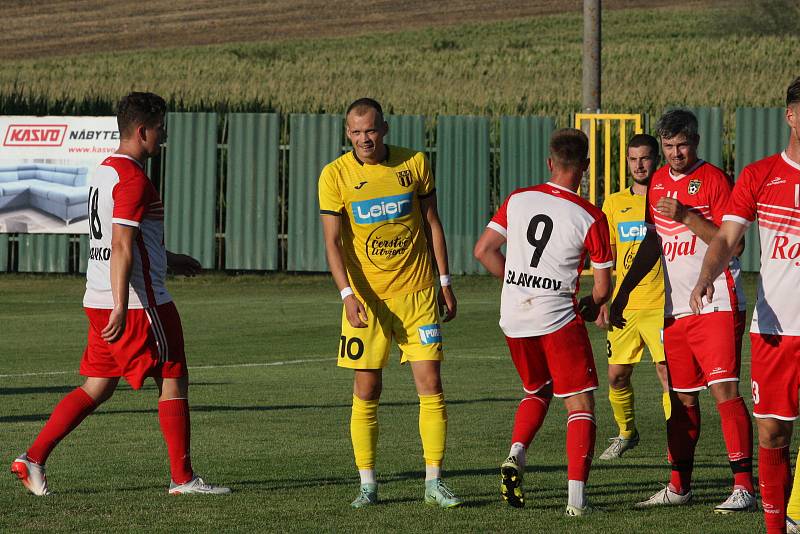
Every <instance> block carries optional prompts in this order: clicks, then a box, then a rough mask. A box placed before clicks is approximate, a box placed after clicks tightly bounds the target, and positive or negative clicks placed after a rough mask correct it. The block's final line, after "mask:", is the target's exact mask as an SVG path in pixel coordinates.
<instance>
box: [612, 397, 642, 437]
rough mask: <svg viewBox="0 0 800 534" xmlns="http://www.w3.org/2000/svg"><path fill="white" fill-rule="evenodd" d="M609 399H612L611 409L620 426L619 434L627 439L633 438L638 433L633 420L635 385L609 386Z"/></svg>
mask: <svg viewBox="0 0 800 534" xmlns="http://www.w3.org/2000/svg"><path fill="white" fill-rule="evenodd" d="M608 400H609V401H611V410H612V411H613V412H614V419H615V420H616V421H617V426H619V435H620V436H621V437H623V438H625V439H630V438H632V437H633V435H634V434H635V433H636V425H635V424H634V421H633V386H628V387H626V388H622V389H614V388H608Z"/></svg>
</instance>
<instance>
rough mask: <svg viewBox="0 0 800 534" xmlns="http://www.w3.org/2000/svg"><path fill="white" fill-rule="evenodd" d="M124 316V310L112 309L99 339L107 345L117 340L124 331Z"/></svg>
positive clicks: (125, 313)
mask: <svg viewBox="0 0 800 534" xmlns="http://www.w3.org/2000/svg"><path fill="white" fill-rule="evenodd" d="M126 316H127V312H126V310H123V309H121V308H114V309H113V310H111V315H109V316H108V324H107V325H106V327H105V328H103V330H102V331H101V332H100V337H102V338H103V339H104V340H105V341H106V342H108V343H113V342H115V341H116V340H118V339H119V338H120V336H121V335H122V333H123V332H124V331H125V318H126Z"/></svg>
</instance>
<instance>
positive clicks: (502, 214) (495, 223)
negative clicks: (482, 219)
mask: <svg viewBox="0 0 800 534" xmlns="http://www.w3.org/2000/svg"><path fill="white" fill-rule="evenodd" d="M512 196H513V194H512V195H508V197H507V198H506V200H505V201H504V202H503V205H502V206H500V208H499V209H498V210H497V213H495V214H494V217H492V220H491V221H489V224H487V225H486V226H487V227H488V228H491V229H492V230H494V231H495V232H497V233H498V234H500V235H501V236H503V237H508V201H509V200H511V197H512Z"/></svg>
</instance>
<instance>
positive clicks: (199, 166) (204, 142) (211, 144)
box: [164, 113, 218, 269]
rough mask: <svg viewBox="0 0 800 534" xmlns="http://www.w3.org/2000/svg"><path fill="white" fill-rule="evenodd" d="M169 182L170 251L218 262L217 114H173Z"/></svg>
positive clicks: (167, 234)
mask: <svg viewBox="0 0 800 534" xmlns="http://www.w3.org/2000/svg"><path fill="white" fill-rule="evenodd" d="M167 128H168V131H169V139H168V141H167V148H166V167H165V175H164V181H165V182H166V186H165V194H164V196H165V198H164V203H165V205H164V212H165V213H164V215H165V218H164V234H165V235H164V240H165V244H166V246H167V249H168V250H171V251H174V252H181V253H184V254H189V255H191V256H193V257H195V258H197V260H198V261H199V262H200V264H201V265H202V266H203V268H205V269H211V268H213V267H215V263H214V258H215V247H214V241H215V239H214V237H215V214H216V203H215V202H216V195H217V187H216V183H217V172H218V169H217V114H216V113H169V114H168V115H167Z"/></svg>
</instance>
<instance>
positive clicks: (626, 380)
mask: <svg viewBox="0 0 800 534" xmlns="http://www.w3.org/2000/svg"><path fill="white" fill-rule="evenodd" d="M608 385H609V386H610V387H612V388H613V389H625V388H627V387H629V386H630V385H631V377H630V375H624V374H613V375H612V374H611V370H609V371H608Z"/></svg>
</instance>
